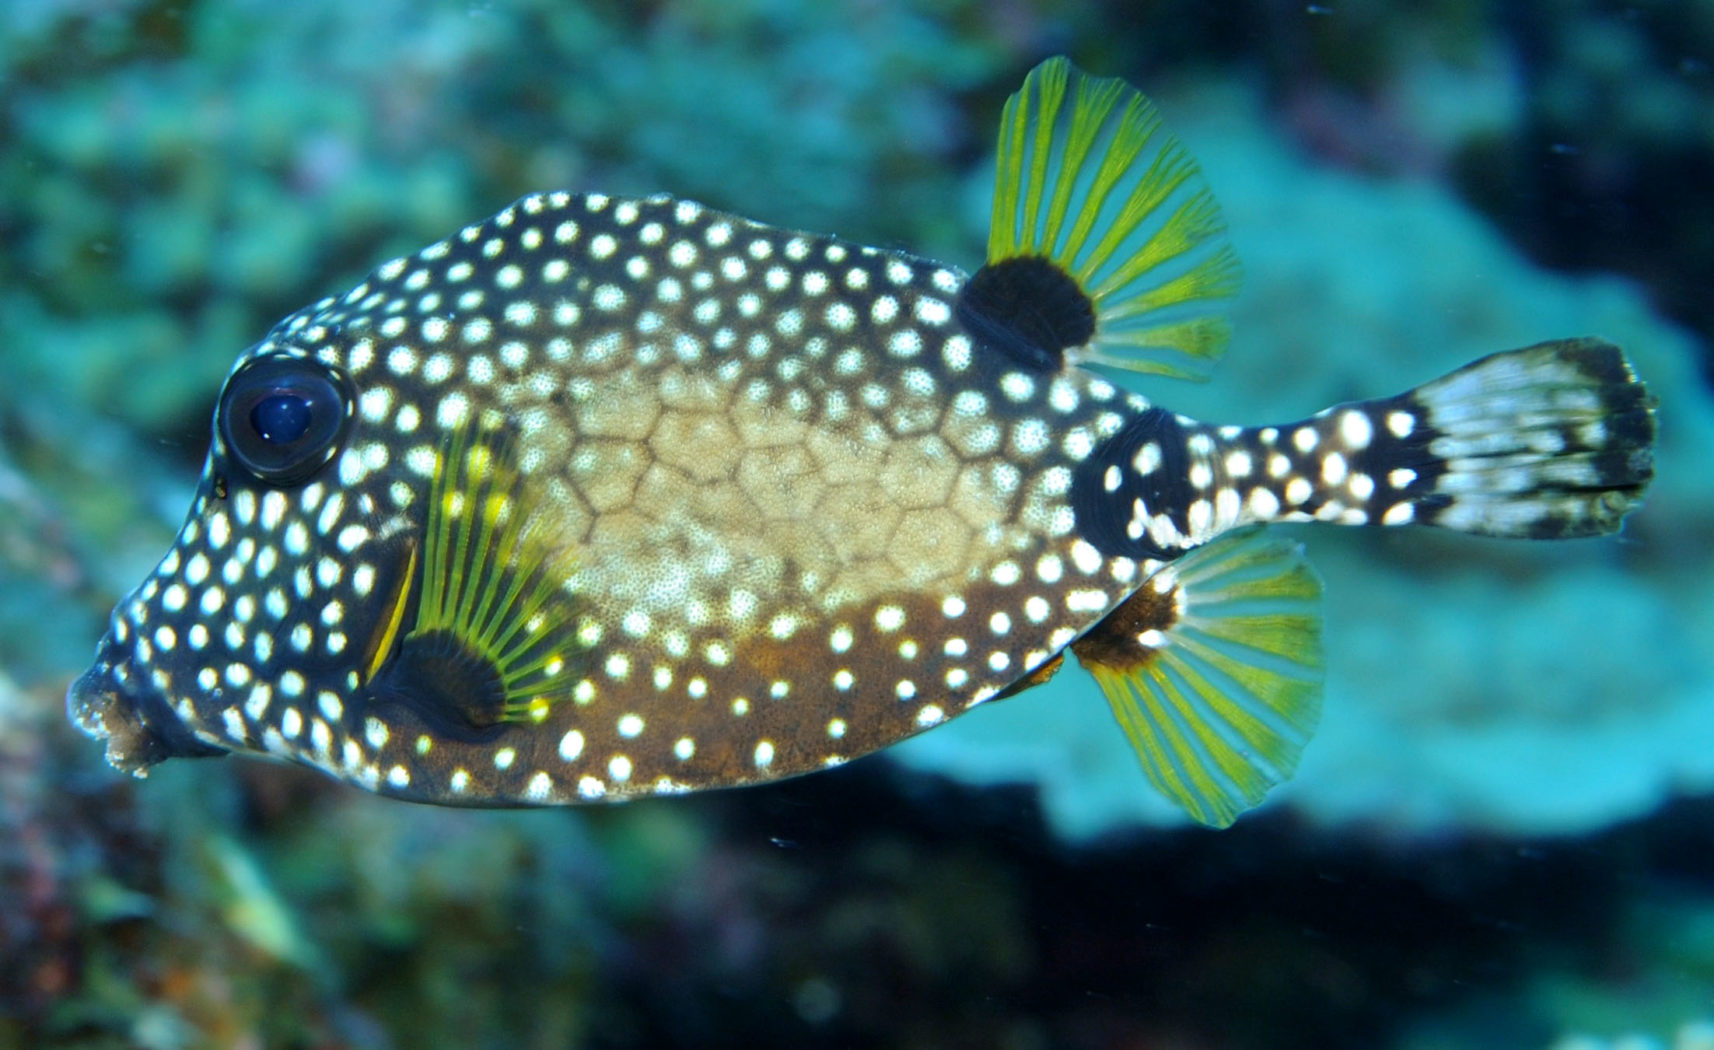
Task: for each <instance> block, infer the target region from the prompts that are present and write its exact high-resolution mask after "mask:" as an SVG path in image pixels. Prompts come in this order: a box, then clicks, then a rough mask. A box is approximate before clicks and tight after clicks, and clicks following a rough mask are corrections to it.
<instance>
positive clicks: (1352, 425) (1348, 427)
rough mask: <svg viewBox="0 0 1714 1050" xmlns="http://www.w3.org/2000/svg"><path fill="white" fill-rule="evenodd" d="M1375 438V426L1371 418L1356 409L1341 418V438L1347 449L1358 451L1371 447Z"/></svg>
mask: <svg viewBox="0 0 1714 1050" xmlns="http://www.w3.org/2000/svg"><path fill="white" fill-rule="evenodd" d="M1374 436H1375V427H1374V424H1372V423H1370V422H1369V417H1368V416H1367V415H1366V414H1365V413H1363V412H1359V411H1358V410H1356V409H1351V410H1349V411H1347V412H1345V413H1344V414H1343V415H1341V416H1340V417H1339V437H1340V439H1341V440H1343V441H1344V442H1345V446H1346V447H1347V448H1350V449H1353V450H1357V449H1365V448H1368V447H1369V442H1370V441H1371V440H1372V439H1373V438H1374Z"/></svg>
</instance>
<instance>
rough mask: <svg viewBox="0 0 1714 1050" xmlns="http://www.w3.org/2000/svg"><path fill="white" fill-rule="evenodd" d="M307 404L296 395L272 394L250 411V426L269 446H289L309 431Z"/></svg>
mask: <svg viewBox="0 0 1714 1050" xmlns="http://www.w3.org/2000/svg"><path fill="white" fill-rule="evenodd" d="M309 424H310V412H309V402H308V401H306V400H304V399H303V398H301V397H298V396H297V395H296V394H274V395H272V396H271V397H265V398H263V399H262V400H260V401H258V402H256V407H255V408H252V409H251V410H250V426H252V427H253V428H255V431H256V433H257V434H258V435H260V436H261V438H262V440H263V441H266V442H268V443H269V444H270V445H289V444H291V443H292V442H294V441H296V440H298V439H299V438H301V437H303V436H304V434H305V433H307V432H308V431H309Z"/></svg>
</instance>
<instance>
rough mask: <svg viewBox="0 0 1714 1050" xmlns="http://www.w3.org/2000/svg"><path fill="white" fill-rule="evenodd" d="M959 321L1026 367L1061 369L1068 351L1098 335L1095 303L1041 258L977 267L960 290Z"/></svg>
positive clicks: (957, 306) (1044, 369)
mask: <svg viewBox="0 0 1714 1050" xmlns="http://www.w3.org/2000/svg"><path fill="white" fill-rule="evenodd" d="M956 311H957V316H958V321H959V323H960V324H962V325H963V326H964V328H965V330H966V331H968V332H969V333H970V334H971V335H972V336H974V337H975V338H976V339H977V341H979V342H981V343H983V344H985V345H987V346H989V347H992V348H994V349H996V350H999V351H1001V352H1002V353H1004V354H1006V355H1007V356H1008V357H1010V358H1012V359H1013V360H1015V361H1017V362H1018V363H1019V364H1021V365H1023V366H1024V367H1026V368H1030V369H1035V370H1038V371H1047V372H1052V371H1057V370H1058V369H1059V366H1060V362H1061V361H1063V360H1064V358H1065V351H1066V350H1068V349H1070V348H1071V347H1074V346H1082V345H1084V344H1085V343H1087V342H1089V340H1090V339H1092V338H1094V336H1095V302H1094V300H1092V299H1090V298H1089V296H1088V295H1086V294H1085V293H1084V291H1083V289H1082V287H1081V286H1079V285H1078V283H1077V279H1076V278H1074V277H1072V276H1071V275H1070V274H1069V273H1066V272H1065V271H1064V270H1062V269H1060V268H1059V266H1058V265H1056V264H1055V263H1053V262H1052V261H1051V260H1049V259H1045V258H1042V257H1040V256H1020V257H1017V258H1012V259H1002V260H1000V261H999V262H997V263H991V264H989V265H987V266H984V267H982V268H981V269H980V270H977V271H976V272H975V273H974V274H972V275H971V276H970V280H968V281H966V282H965V284H964V288H963V290H962V291H960V292H959V293H958V302H957V304H956Z"/></svg>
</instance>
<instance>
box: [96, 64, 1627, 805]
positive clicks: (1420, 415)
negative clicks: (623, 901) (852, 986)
mask: <svg viewBox="0 0 1714 1050" xmlns="http://www.w3.org/2000/svg"><path fill="white" fill-rule="evenodd" d="M1240 284H1241V268H1240V265H1239V262H1238V259H1237V256H1236V254H1235V253H1234V251H1233V248H1232V246H1231V243H1230V239H1229V236H1228V232H1227V228H1226V224H1225V220H1224V219H1223V217H1222V215H1221V212H1220V209H1219V206H1218V205H1217V203H1216V202H1215V199H1214V197H1213V194H1212V192H1211V190H1210V188H1209V186H1208V183H1207V180H1206V179H1205V178H1204V176H1203V175H1202V174H1201V172H1200V170H1199V168H1198V167H1197V165H1196V163H1195V161H1194V160H1193V159H1192V158H1191V156H1190V154H1189V153H1188V152H1187V150H1186V149H1185V147H1184V146H1183V145H1182V144H1181V143H1180V142H1179V140H1178V139H1177V138H1176V137H1175V136H1174V135H1173V134H1172V133H1171V132H1170V131H1169V130H1168V129H1167V128H1166V126H1165V124H1164V122H1163V120H1162V118H1161V115H1160V112H1159V110H1158V109H1157V108H1156V107H1155V105H1154V104H1153V103H1151V102H1150V101H1148V100H1147V99H1146V98H1144V97H1143V96H1142V95H1141V94H1140V93H1138V92H1137V91H1136V90H1135V89H1133V88H1132V87H1130V86H1129V85H1128V84H1126V83H1124V82H1123V81H1121V80H1118V79H1111V78H1100V77H1094V76H1091V75H1088V74H1085V73H1083V72H1082V71H1081V70H1078V69H1077V68H1076V67H1074V66H1073V65H1071V63H1070V62H1069V61H1067V60H1066V59H1064V58H1054V59H1050V60H1048V61H1046V62H1044V63H1042V64H1041V65H1039V66H1037V67H1036V68H1035V69H1034V70H1032V71H1031V72H1030V73H1029V74H1028V75H1027V76H1026V78H1025V80H1024V82H1023V85H1022V87H1021V88H1020V90H1019V91H1018V92H1016V93H1015V94H1014V95H1012V96H1011V98H1010V99H1009V101H1008V102H1007V103H1006V105H1005V108H1004V110H1003V112H1002V115H1001V126H1000V129H999V141H998V147H997V163H996V181H995V191H994V202H993V211H992V223H991V229H990V233H989V241H988V247H987V254H986V257H985V259H984V260H983V261H982V263H981V265H980V266H978V267H977V268H976V269H975V270H974V271H973V272H966V271H964V270H962V269H960V268H958V267H956V266H953V265H950V264H945V263H941V262H937V261H934V260H931V259H926V258H921V257H918V256H915V255H912V254H910V253H908V252H905V251H899V250H891V249H884V248H876V247H869V246H864V245H861V244H857V243H852V242H849V241H846V240H842V239H839V238H837V237H834V236H824V235H820V234H812V233H804V232H798V231H794V230H788V229H782V228H777V227H774V226H769V225H765V224H763V223H760V222H754V221H751V220H748V219H744V218H740V217H738V216H736V215H732V214H728V213H725V212H722V211H719V210H717V209H714V208H711V207H706V206H703V205H701V204H698V203H696V202H693V201H688V200H682V199H675V198H672V197H669V196H650V197H620V196H611V195H605V194H599V193H583V194H579V193H573V192H544V193H536V194H532V195H529V196H526V197H523V198H522V199H521V200H518V201H517V202H516V203H514V204H512V205H511V206H509V207H507V208H505V209H504V210H502V211H500V212H499V213H497V214H496V215H494V216H492V217H491V218H488V219H486V220H484V221H481V222H477V223H474V224H472V225H470V226H467V227H465V228H463V229H462V230H460V231H458V232H456V233H455V234H453V235H452V236H449V237H447V238H446V239H444V240H441V241H438V242H436V243H435V244H432V245H430V246H429V247H427V248H425V249H423V250H422V251H420V252H417V253H416V254H414V255H410V256H406V257H403V258H399V259H395V260H393V261H391V262H388V263H386V264H385V265H382V266H380V267H378V268H377V269H375V270H374V271H373V272H372V273H370V274H369V275H368V277H367V278H365V279H364V280H363V281H362V282H361V283H359V284H358V285H357V286H356V287H355V288H352V289H350V290H349V291H346V292H344V293H343V294H338V295H333V296H329V297H327V298H324V299H321V300H320V301H318V302H315V303H313V304H311V305H309V306H307V307H305V308H303V309H301V310H299V311H297V312H296V313H293V314H291V315H290V316H288V317H286V318H285V319H284V320H282V321H281V322H280V323H279V324H277V325H276V326H274V327H273V328H272V329H271V330H270V331H269V332H267V333H266V334H265V335H264V336H263V337H262V338H261V339H260V340H259V341H258V342H256V343H255V344H254V345H252V346H250V347H249V348H248V349H246V350H244V351H243V352H242V353H241V354H240V355H239V357H238V360H237V361H236V363H235V364H234V366H233V368H232V370H231V372H230V374H229V375H228V377H227V379H226V381H225V384H224V386H223V388H222V390H221V392H220V395H219V398H218V401H217V404H216V406H215V412H214V419H213V425H212V434H211V441H210V450H209V453H208V458H207V463H206V466H205V469H204V471H203V473H202V476H201V479H200V481H199V483H198V486H197V489H196V491H195V495H194V498H193V499H192V502H191V506H190V509H189V513H188V515H187V517H186V520H185V523H184V525H183V527H182V528H181V529H180V530H179V532H178V534H177V537H176V540H175V542H174V544H173V546H172V548H171V549H170V550H169V551H168V553H167V554H166V555H165V557H164V558H163V559H162V560H161V561H160V563H159V565H158V566H157V567H156V568H155V569H154V570H153V572H152V573H151V574H150V575H149V576H147V577H146V578H145V579H144V580H143V582H142V583H141V584H140V585H139V586H138V587H137V588H136V589H135V590H134V591H133V592H132V593H131V594H129V595H128V596H126V597H124V598H123V599H122V600H120V601H119V603H118V604H117V606H116V608H115V609H114V611H113V613H112V616H111V619H110V622H109V630H108V632H107V634H106V636H105V637H104V638H103V639H102V640H101V642H100V643H99V645H98V647H97V652H96V657H95V660H94V662H93V664H92V665H91V667H90V668H89V669H88V670H87V671H86V672H85V673H84V674H83V675H82V676H81V677H79V678H78V679H77V680H76V681H75V682H73V683H72V684H71V686H70V687H69V689H68V691H67V700H66V702H67V711H68V714H69V717H70V719H71V721H72V722H73V723H74V724H75V725H76V726H78V727H80V728H81V729H82V730H83V731H84V732H85V733H87V734H88V735H89V736H91V737H93V738H95V739H96V740H98V741H104V742H105V754H106V758H107V760H108V761H109V762H110V763H111V764H112V765H113V766H114V767H116V768H117V769H119V770H122V771H127V772H130V773H133V774H135V775H137V776H143V775H145V774H146V773H147V772H148V770H149V769H150V768H151V767H153V766H155V765H157V764H159V763H161V762H163V761H165V760H167V759H170V758H176V757H193V756H212V755H224V754H228V753H233V752H239V753H247V754H253V755H262V756H271V757H273V758H276V759H282V760H288V761H292V762H297V763H302V764H305V765H308V766H311V767H313V768H315V769H318V770H321V771H323V772H325V773H327V774H330V775H331V776H333V777H335V778H338V779H339V780H342V781H345V782H348V783H350V784H353V785H356V786H358V787H360V788H363V789H367V790H369V791H372V792H376V793H379V794H382V795H386V796H391V797H394V798H399V799H405V800H410V801H415V802H422V803H434V804H443V805H457V806H536V805H557V804H573V803H585V802H597V801H606V802H611V801H620V800H626V799H633V798H637V797H641V796H654V795H674V794H679V793H683V792H689V791H696V790H702V789H712V788H727V787H736V786H740V785H749V784H756V783H761V782H766V781H773V780H778V779H780V778H784V777H791V776H796V775H799V774H805V773H810V772H813V771H816V770H821V769H827V768H831V767H836V766H840V765H842V764H844V763H846V762H848V761H850V760H852V759H854V758H857V757H859V756H863V755H867V754H869V753H871V752H876V751H879V750H881V749H883V748H886V747H887V746H888V745H890V744H892V743H894V742H896V741H899V740H902V739H904V738H906V737H910V736H912V735H914V734H917V733H920V732H923V731H926V730H931V729H933V728H934V727H937V726H940V725H942V724H943V723H946V722H948V721H950V720H952V719H954V718H956V717H958V716H959V715H962V714H964V713H966V712H968V711H971V710H973V709H975V708H978V707H981V706H983V705H984V704H988V703H991V702H994V701H997V700H1001V699H1004V698H1007V697H1011V696H1013V695H1016V694H1018V693H1020V692H1023V691H1025V690H1027V689H1029V688H1030V687H1033V686H1035V685H1038V684H1040V683H1042V682H1044V681H1047V680H1048V679H1049V678H1050V677H1052V676H1053V675H1054V674H1055V673H1056V672H1058V671H1059V670H1060V669H1061V667H1062V665H1063V663H1064V658H1065V653H1066V652H1067V651H1068V650H1069V651H1070V652H1071V653H1072V654H1073V655H1074V656H1075V657H1076V659H1077V661H1078V662H1079V663H1080V664H1081V665H1082V667H1083V668H1084V669H1085V670H1086V671H1088V672H1089V673H1090V675H1091V676H1092V677H1093V678H1094V680H1095V683H1096V686H1097V689H1098V691H1099V692H1100V693H1101V694H1102V695H1103V696H1104V697H1105V699H1106V701H1107V703H1108V705H1109V706H1110V708H1111V710H1112V712H1113V714H1114V716H1115V719H1116V721H1117V722H1118V723H1119V726H1120V729H1121V731H1122V732H1123V733H1124V734H1125V735H1126V737H1127V738H1128V740H1129V741H1130V743H1131V744H1132V746H1133V747H1134V749H1135V751H1136V753H1137V756H1138V759H1139V764H1140V766H1141V768H1142V772H1143V773H1144V776H1145V778H1146V779H1147V781H1148V782H1150V783H1151V784H1152V785H1153V786H1154V787H1155V788H1156V789H1158V790H1159V791H1161V792H1163V793H1164V794H1165V795H1166V796H1167V797H1169V798H1170V799H1172V800H1173V801H1174V802H1175V803H1177V804H1178V805H1179V806H1180V807H1181V808H1182V809H1183V810H1184V811H1185V812H1186V813H1187V814H1188V815H1189V816H1190V817H1191V818H1193V819H1194V820H1196V821H1199V822H1201V823H1203V824H1207V825H1210V826H1216V827H1220V826H1225V825H1228V824H1230V823H1232V822H1233V821H1234V820H1235V819H1236V818H1237V817H1238V816H1239V815H1240V814H1241V813H1243V812H1245V811H1246V810H1248V809H1250V808H1252V807H1254V806H1255V805H1257V804H1258V803H1259V802H1260V801H1261V800H1262V798H1263V796H1264V795H1265V794H1266V793H1267V792H1268V791H1269V790H1270V789H1271V788H1272V787H1274V786H1275V785H1277V784H1279V783H1281V782H1282V781H1284V780H1286V779H1287V778H1289V777H1290V776H1291V775H1292V773H1293V772H1294V770H1295V769H1296V767H1297V765H1298V763H1299V760H1300V757H1301V755H1302V753H1303V750H1304V748H1305V746H1306V745H1307V744H1308V742H1309V740H1310V738H1311V736H1312V735H1313V733H1314V731H1315V729H1316V726H1317V722H1318V721H1319V717H1320V706H1321V696H1322V691H1323V686H1324V678H1325V671H1324V665H1325V659H1324V640H1323V630H1322V626H1323V624H1322V612H1321V595H1322V584H1321V581H1320V579H1319V577H1318V576H1317V575H1316V573H1315V570H1314V569H1313V567H1312V566H1311V565H1310V564H1309V563H1308V561H1307V559H1306V558H1305V556H1304V553H1303V550H1302V548H1301V546H1300V545H1299V544H1297V543H1295V542H1293V541H1291V540H1290V539H1289V538H1285V537H1282V536H1280V535H1277V534H1276V533H1275V532H1273V531H1271V528H1270V527H1271V526H1273V525H1276V524H1279V523H1293V522H1320V523H1331V524H1337V525H1348V526H1373V527H1401V526H1407V525H1409V526H1434V527H1439V528H1442V529H1449V530H1453V531H1457V532H1463V533H1471V534H1477V535H1486V536H1503V537H1519V538H1529V539H1558V538H1568V537H1586V536H1603V535H1610V534H1613V533H1615V532H1617V531H1618V530H1619V529H1620V527H1621V524H1622V522H1623V521H1624V519H1625V517H1626V515H1627V514H1628V513H1629V512H1630V511H1632V510H1633V509H1634V508H1636V507H1637V506H1638V505H1639V503H1640V502H1641V500H1642V497H1643V495H1644V492H1645V490H1646V488H1647V486H1648V484H1649V481H1650V479H1651V477H1652V474H1653V451H1652V450H1653V446H1654V440H1655V426H1656V423H1655V413H1654V401H1653V399H1652V397H1651V396H1650V394H1649V393H1648V391H1647V389H1646V388H1645V386H1644V385H1643V384H1642V383H1641V382H1640V381H1639V380H1638V378H1637V376H1636V374H1635V372H1634V371H1633V369H1632V368H1631V366H1630V364H1629V363H1628V362H1627V360H1626V358H1625V355H1624V354H1623V352H1622V351H1621V350H1620V349H1619V348H1617V347H1616V346H1614V345H1612V344H1610V343H1608V342H1606V341H1604V340H1601V339H1599V338H1594V337H1582V338H1569V339H1559V340H1554V341H1548V342H1542V343H1539V344H1536V345H1533V346H1529V347H1525V348H1521V349H1515V350H1510V351H1505V352H1501V353H1497V354H1494V355H1492V356H1489V357H1485V358H1482V359H1480V360H1477V361H1475V362H1473V363H1471V364H1469V365H1466V366H1465V367H1463V368H1460V369H1458V370H1457V371H1454V372H1452V373H1451V374H1449V375H1446V376H1443V377H1441V378H1438V379H1431V380H1429V381H1427V382H1425V383H1423V384H1421V385H1419V386H1416V387H1414V388H1412V389H1410V390H1407V391H1405V392H1403V393H1400V394H1395V395H1392V396H1383V397H1377V398H1373V399H1369V400H1361V401H1354V402H1350V403H1346V404H1341V405H1335V406H1332V407H1329V408H1324V409H1322V410H1320V411H1318V412H1316V413H1315V414H1313V415H1309V416H1305V417H1301V418H1295V419H1293V420H1291V421H1289V422H1285V423H1281V424H1277V425H1268V426H1247V425H1246V426H1239V425H1230V424H1219V423H1208V422H1202V421H1198V420H1196V419H1192V418H1189V417H1187V416H1184V415H1180V414H1176V413H1174V412H1172V411H1170V410H1168V409H1166V408H1164V407H1162V406H1160V405H1157V404H1155V403H1153V402H1152V401H1150V400H1149V399H1147V398H1146V397H1144V396H1143V395H1142V394H1140V393H1136V392H1134V391H1133V390H1131V389H1130V388H1129V386H1127V385H1121V384H1120V383H1119V382H1118V377H1119V375H1121V374H1126V373H1132V374H1140V375H1144V376H1148V375H1154V376H1164V377H1176V378H1183V379H1192V380H1202V379H1206V378H1208V377H1209V376H1210V375H1211V373H1212V371H1213V367H1214V365H1215V363H1216V361H1217V360H1218V359H1219V358H1220V357H1221V356H1222V354H1223V353H1224V351H1225V349H1226V347H1227V345H1228V343H1229V342H1230V338H1231V334H1232V333H1231V322H1230V320H1229V317H1228V311H1229V307H1230V305H1231V301H1232V299H1233V298H1234V297H1235V296H1236V295H1237V293H1238V290H1239V287H1240ZM1092 692H1093V691H1092Z"/></svg>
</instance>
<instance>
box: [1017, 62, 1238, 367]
mask: <svg viewBox="0 0 1714 1050" xmlns="http://www.w3.org/2000/svg"><path fill="white" fill-rule="evenodd" d="M1016 258H1042V259H1046V260H1049V261H1050V262H1052V263H1053V264H1054V265H1055V266H1057V267H1058V268H1059V269H1061V270H1063V271H1064V272H1065V273H1066V274H1069V275H1070V276H1071V278H1072V279H1073V280H1074V281H1075V282H1076V284H1077V286H1078V288H1080V289H1081V290H1082V292H1083V293H1084V295H1086V296H1087V297H1088V298H1089V299H1090V300H1091V302H1092V303H1093V312H1094V315H1095V327H1094V334H1093V335H1092V336H1091V337H1090V338H1089V339H1088V343H1087V345H1086V346H1085V347H1083V348H1080V349H1078V350H1077V351H1076V353H1077V356H1078V359H1079V360H1082V361H1089V362H1094V363H1098V364H1104V365H1110V366H1113V367H1118V368H1125V369H1130V370H1133V371H1139V372H1154V373H1159V374H1164V375H1172V376H1179V377H1182V378H1191V379H1203V378H1207V375H1208V372H1209V370H1210V369H1211V368H1212V367H1213V364H1214V362H1215V361H1216V360H1217V359H1218V358H1219V357H1220V355H1221V354H1222V353H1224V352H1225V348H1226V344H1227V341H1228V336H1229V325H1228V322H1227V320H1226V317H1225V312H1224V310H1225V305H1226V303H1227V301H1228V300H1230V299H1231V298H1232V297H1234V296H1235V295H1237V293H1238V286H1239V283H1240V270H1239V266H1238V258H1237V255H1236V254H1235V253H1234V252H1233V251H1232V248H1231V245H1230V244H1229V243H1228V241H1227V238H1226V226H1225V222H1224V220H1223V219H1222V218H1221V216H1220V209H1219V206H1218V205H1217V204H1216V203H1215V201H1214V197H1213V195H1212V194H1211V193H1210V192H1209V191H1208V187H1207V184H1206V182H1205V181H1204V179H1203V178H1202V175H1201V172H1200V171H1199V170H1198V169H1197V166H1196V162H1195V161H1193V160H1192V159H1191V157H1190V154H1189V153H1188V152H1186V150H1185V149H1184V147H1183V146H1182V145H1180V144H1179V141H1178V139H1177V138H1176V137H1175V136H1174V135H1173V134H1172V133H1171V132H1170V131H1168V130H1167V129H1166V128H1165V126H1164V125H1163V124H1162V122H1161V118H1160V114H1159V112H1158V111H1157V110H1156V109H1155V107H1154V104H1153V103H1151V102H1150V101H1149V100H1148V99H1146V98H1144V97H1143V96H1142V95H1141V94H1139V93H1138V92H1137V91H1136V90H1135V89H1133V88H1132V87H1131V86H1130V85H1128V84H1126V83H1125V82H1124V81H1122V80H1117V79H1108V78H1098V77H1091V76H1088V75H1086V74H1084V73H1082V72H1081V71H1079V70H1078V69H1077V68H1076V67H1075V66H1073V65H1072V64H1071V63H1070V62H1068V61H1067V60H1066V59H1064V58H1063V57H1058V58H1051V59H1049V60H1047V61H1046V62H1043V63H1042V64H1041V65H1039V66H1037V67H1036V68H1035V69H1034V70H1032V71H1031V72H1030V74H1029V75H1028V76H1027V77H1026V78H1025V79H1024V84H1023V87H1022V88H1020V89H1019V90H1018V92H1017V93H1016V94H1014V95H1013V96H1012V97H1011V99H1009V100H1008V101H1007V103H1006V109H1005V113H1004V116H1003V117H1002V120H1001V124H1000V145H999V157H998V171H997V175H996V184H995V190H994V212H993V223H992V226H991V227H990V229H989V233H988V259H987V263H988V266H990V267H992V266H994V265H995V264H998V263H1001V262H1004V261H1005V260H1008V259H1016Z"/></svg>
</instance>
